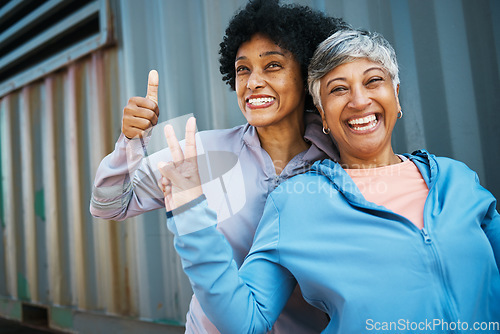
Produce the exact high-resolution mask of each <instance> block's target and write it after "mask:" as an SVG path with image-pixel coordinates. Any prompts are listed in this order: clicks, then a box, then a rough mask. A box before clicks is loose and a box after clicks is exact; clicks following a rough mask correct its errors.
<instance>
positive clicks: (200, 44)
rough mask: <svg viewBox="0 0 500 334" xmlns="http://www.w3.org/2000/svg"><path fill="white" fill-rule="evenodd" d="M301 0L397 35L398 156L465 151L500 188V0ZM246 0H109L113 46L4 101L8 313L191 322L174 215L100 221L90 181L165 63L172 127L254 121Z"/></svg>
mask: <svg viewBox="0 0 500 334" xmlns="http://www.w3.org/2000/svg"><path fill="white" fill-rule="evenodd" d="M288 2H298V3H301V4H306V5H309V6H311V7H313V8H317V9H320V10H323V11H325V12H327V13H328V14H331V15H336V16H342V17H344V18H345V19H346V20H347V21H348V22H350V23H351V24H352V25H353V26H356V27H364V28H368V29H372V30H376V31H379V32H381V33H382V34H384V35H385V36H386V37H387V38H388V39H389V40H390V41H391V42H392V43H393V45H394V46H395V48H396V51H397V53H398V55H399V61H400V68H401V91H400V97H401V103H402V106H403V110H404V117H403V119H402V120H401V121H400V122H399V124H398V125H397V128H396V130H395V136H394V146H395V148H396V150H397V151H398V152H405V151H411V150H414V149H418V148H422V147H423V148H427V149H429V150H430V151H431V152H433V153H436V154H439V155H445V156H450V157H454V158H457V159H459V160H462V161H464V162H466V163H467V164H468V165H469V166H470V167H471V168H473V169H474V170H476V171H477V172H478V174H479V176H480V178H481V180H482V183H483V184H484V185H485V186H486V187H487V188H489V189H490V190H491V191H492V192H493V193H494V194H495V195H496V196H497V197H500V176H499V173H497V168H496V166H498V165H500V131H498V130H497V129H498V128H500V113H499V112H500V78H499V68H500V1H497V0H462V1H460V0H310V1H288ZM244 3H245V1H243V0H238V1H237V0H189V1H177V0H170V1H169V0H150V1H138V0H116V1H112V8H113V13H114V17H115V30H116V32H117V41H118V43H117V45H116V46H115V47H112V48H107V49H103V50H100V51H98V52H95V53H93V54H92V55H91V56H87V57H85V58H83V59H81V60H79V61H77V62H74V63H71V64H69V65H68V66H66V67H64V68H63V69H61V70H60V71H58V72H56V73H53V74H50V75H48V76H47V77H46V78H44V79H43V80H41V81H38V82H35V83H32V84H30V85H28V86H26V87H24V88H23V89H21V90H17V91H15V92H12V93H10V94H9V95H7V96H3V97H1V100H0V131H1V133H0V162H1V178H0V188H1V190H2V191H1V192H0V194H1V197H0V219H1V224H0V233H1V234H2V238H0V315H2V316H7V317H11V318H15V319H18V320H21V318H22V314H23V309H22V305H23V304H22V303H21V302H28V303H34V304H39V305H42V306H48V307H49V311H50V312H49V320H50V323H51V326H53V327H57V328H65V329H67V330H73V331H75V332H80V333H97V332H99V330H100V331H102V332H103V333H106V330H108V332H109V330H112V331H115V332H116V330H119V331H120V332H121V333H133V332H136V331H139V330H144V329H146V328H147V330H148V332H151V333H153V332H154V331H155V330H157V331H161V330H163V331H167V332H168V330H170V331H175V328H178V329H179V330H182V327H175V326H176V325H182V322H183V321H184V314H185V312H186V310H187V306H188V302H189V299H190V295H191V290H190V287H189V284H188V282H187V280H186V278H185V276H184V274H183V273H182V270H181V269H180V265H179V261H178V258H177V256H176V254H175V252H174V251H173V248H172V243H171V236H170V235H169V233H168V231H167V230H166V227H165V225H164V213H163V212H161V210H158V211H156V212H151V213H147V214H144V215H141V216H139V217H137V218H134V219H129V220H127V221H125V222H108V221H100V220H96V219H93V218H92V217H91V216H90V214H89V211H88V205H89V198H90V193H91V188H92V182H93V178H94V173H95V170H96V168H97V166H98V164H99V162H100V160H101V159H102V157H103V156H105V155H106V154H107V153H109V152H110V151H111V150H112V149H113V144H114V141H115V140H116V139H117V137H118V135H119V132H120V125H121V124H120V122H121V112H122V108H123V106H124V105H125V104H126V103H127V99H128V98H129V97H130V96H133V95H145V93H146V80H147V73H148V71H149V70H150V69H152V68H156V69H157V70H158V72H159V74H160V90H159V93H160V96H159V105H160V110H161V111H160V112H161V115H160V121H164V120H167V119H169V118H173V117H175V116H179V115H184V114H187V113H194V114H195V115H196V116H197V118H198V126H199V128H200V129H210V128H224V127H231V126H234V125H236V124H241V123H242V122H244V119H243V117H242V116H241V112H240V111H239V109H238V106H237V103H236V99H235V95H234V93H232V92H230V91H229V89H228V88H227V87H226V86H225V84H224V83H223V82H222V80H221V76H220V74H219V72H218V63H217V59H218V54H217V53H218V44H219V43H220V41H221V37H222V35H223V32H224V29H225V26H226V24H227V22H228V20H229V19H230V17H231V16H232V14H233V13H234V11H235V10H236V9H237V8H238V7H239V6H241V5H243V4H244ZM0 80H1V79H0ZM134 319H142V320H145V322H134V321H133V320H134ZM147 322H150V324H148V323H147ZM153 323H155V324H158V323H164V324H169V325H173V326H167V325H165V326H159V325H155V326H153ZM125 324H126V325H125Z"/></svg>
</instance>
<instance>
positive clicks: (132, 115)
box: [122, 70, 160, 139]
mask: <svg viewBox="0 0 500 334" xmlns="http://www.w3.org/2000/svg"><path fill="white" fill-rule="evenodd" d="M158 82H159V78H158V72H156V71H155V70H152V71H150V72H149V76H148V91H147V94H146V97H139V96H135V97H131V98H130V99H129V100H128V104H127V105H126V106H125V108H123V118H122V132H123V134H124V135H125V136H126V137H127V138H129V139H132V138H134V137H142V135H143V134H144V131H145V130H147V129H149V128H150V127H152V126H154V125H156V123H158V115H159V114H160V110H159V109H158Z"/></svg>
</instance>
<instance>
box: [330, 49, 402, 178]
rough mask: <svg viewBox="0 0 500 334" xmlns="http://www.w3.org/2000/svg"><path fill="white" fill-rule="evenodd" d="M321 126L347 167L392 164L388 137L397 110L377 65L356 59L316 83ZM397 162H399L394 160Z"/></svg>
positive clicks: (385, 74) (390, 85)
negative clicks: (329, 135)
mask: <svg viewBox="0 0 500 334" xmlns="http://www.w3.org/2000/svg"><path fill="white" fill-rule="evenodd" d="M320 87H321V88H320V98H321V104H322V105H323V111H324V113H323V112H322V116H323V123H324V126H325V128H326V127H329V128H330V130H331V134H332V136H333V138H334V139H335V141H336V142H337V146H338V149H339V152H340V160H341V163H342V164H344V165H347V168H370V167H375V166H384V165H389V164H392V163H395V162H396V161H395V159H398V158H397V157H396V156H395V155H394V152H393V150H392V146H391V136H392V130H393V128H394V125H395V124H396V119H397V114H398V112H399V111H400V110H401V107H400V105H399V99H398V96H397V93H398V91H399V85H398V87H397V89H396V91H395V90H394V86H393V83H392V80H391V77H390V75H389V73H388V72H387V70H386V69H385V68H384V67H382V66H381V65H380V64H379V63H376V62H373V61H371V60H369V59H367V58H360V59H359V60H355V61H353V62H350V63H346V64H343V65H340V66H337V67H336V68H334V69H333V70H332V71H330V72H329V73H328V74H326V75H325V76H324V77H323V78H321V80H320ZM398 161H399V160H398Z"/></svg>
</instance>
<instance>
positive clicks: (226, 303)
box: [168, 197, 296, 333]
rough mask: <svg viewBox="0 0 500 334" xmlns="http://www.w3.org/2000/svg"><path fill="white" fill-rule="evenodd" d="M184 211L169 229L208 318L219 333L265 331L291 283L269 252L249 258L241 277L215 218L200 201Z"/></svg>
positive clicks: (286, 273) (183, 208) (182, 210)
mask: <svg viewBox="0 0 500 334" xmlns="http://www.w3.org/2000/svg"><path fill="white" fill-rule="evenodd" d="M186 206H188V207H190V208H189V209H187V210H185V208H186ZM186 206H184V207H181V208H180V209H181V210H174V212H173V217H171V218H169V219H168V227H169V229H170V230H171V231H172V232H173V233H174V234H175V238H174V245H175V248H176V250H177V252H178V253H179V255H180V257H181V259H182V264H183V268H184V271H185V272H186V274H187V275H188V277H189V278H190V281H191V285H192V287H193V290H194V292H195V294H196V296H197V298H198V300H199V301H200V304H201V306H202V308H203V310H204V311H205V313H206V315H207V317H208V318H209V319H210V320H211V321H212V322H213V323H214V324H215V325H216V327H217V328H218V329H219V330H220V331H221V332H222V333H261V332H262V333H265V332H267V331H269V330H270V329H271V327H272V325H273V323H274V322H275V321H276V319H277V317H278V315H279V313H280V312H281V310H282V308H283V307H284V304H285V303H286V301H287V300H288V298H289V296H290V294H291V292H292V290H293V288H294V286H295V284H296V283H295V279H294V278H293V277H292V276H291V275H290V274H289V273H288V271H286V270H285V269H284V268H283V267H281V266H280V265H279V264H277V263H276V253H275V252H274V251H273V250H272V249H269V250H264V251H262V250H261V251H259V252H258V253H253V254H251V255H250V256H249V257H248V258H247V260H246V262H245V264H244V265H243V267H242V269H241V272H239V271H238V268H237V265H236V263H235V261H234V260H233V259H232V249H231V247H230V245H229V243H228V242H227V240H226V239H225V238H224V236H223V235H222V234H221V233H220V232H219V231H218V230H217V229H216V227H215V225H216V222H217V218H216V214H215V212H213V211H212V210H210V209H209V208H208V207H207V205H206V201H204V200H203V197H200V198H198V199H196V200H195V201H193V202H191V203H188V204H186ZM186 224H187V225H190V226H193V225H195V226H196V227H195V228H186V227H185V226H184V225H186ZM185 232H187V233H185ZM256 273H258V275H256Z"/></svg>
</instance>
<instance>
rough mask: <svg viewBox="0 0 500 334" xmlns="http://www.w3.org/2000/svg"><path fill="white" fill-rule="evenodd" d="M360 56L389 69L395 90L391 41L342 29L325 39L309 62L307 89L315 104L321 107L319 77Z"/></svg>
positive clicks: (394, 68) (395, 81)
mask: <svg viewBox="0 0 500 334" xmlns="http://www.w3.org/2000/svg"><path fill="white" fill-rule="evenodd" d="M360 58H367V59H369V60H371V61H373V62H377V63H380V64H381V65H382V66H383V67H384V68H385V69H386V70H387V71H388V72H389V75H390V77H391V79H392V83H393V85H394V90H396V87H397V85H398V84H399V74H398V72H399V68H398V61H397V59H396V52H395V51H394V48H393V47H392V46H391V44H389V42H388V41H387V40H386V39H385V38H384V37H383V36H382V35H380V34H378V33H376V32H369V31H364V30H355V29H344V30H339V31H337V32H336V33H334V34H333V35H331V36H330V37H328V38H327V39H326V40H324V41H323V42H322V43H321V44H320V45H319V46H318V48H317V49H316V51H315V52H314V55H313V57H312V59H311V63H310V64H309V77H308V84H309V92H310V93H311V95H312V97H313V100H314V104H315V105H317V106H320V107H321V108H323V106H322V105H321V99H320V88H321V87H320V80H321V78H323V77H324V76H325V75H326V74H327V73H328V72H330V71H331V70H333V69H334V68H336V67H337V66H340V65H342V64H345V63H350V62H352V61H355V60H357V59H360Z"/></svg>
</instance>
